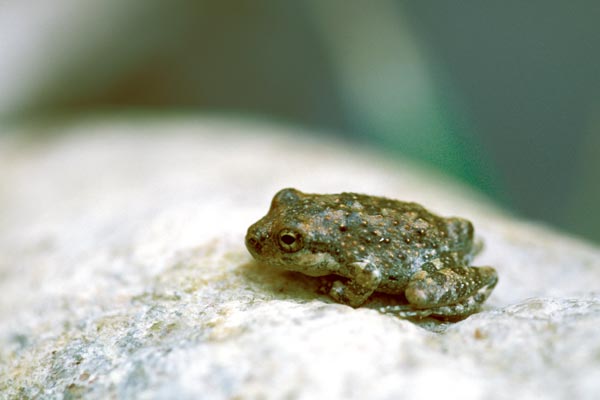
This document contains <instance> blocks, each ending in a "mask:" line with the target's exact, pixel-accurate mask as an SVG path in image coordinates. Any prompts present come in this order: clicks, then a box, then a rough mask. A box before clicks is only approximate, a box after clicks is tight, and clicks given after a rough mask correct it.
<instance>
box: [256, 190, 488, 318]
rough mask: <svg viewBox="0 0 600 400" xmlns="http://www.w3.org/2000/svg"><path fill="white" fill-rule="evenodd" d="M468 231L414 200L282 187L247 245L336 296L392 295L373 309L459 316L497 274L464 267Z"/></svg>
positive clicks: (469, 251)
mask: <svg viewBox="0 0 600 400" xmlns="http://www.w3.org/2000/svg"><path fill="white" fill-rule="evenodd" d="M473 235H474V230H473V225H472V224H471V223H470V222H469V221H467V220H465V219H462V218H443V217H439V216H437V215H435V214H433V213H431V212H429V211H427V210H426V209H425V208H423V207H422V206H421V205H419V204H416V203H408V202H402V201H398V200H392V199H387V198H383V197H375V196H367V195H362V194H356V193H341V194H331V195H320V194H305V193H302V192H300V191H298V190H295V189H283V190H281V191H279V192H278V193H277V194H276V195H275V197H274V198H273V200H272V202H271V207H270V209H269V212H268V213H267V215H265V216H264V217H263V218H262V219H260V220H259V221H258V222H256V223H255V224H253V225H252V226H250V228H248V232H247V234H246V247H247V248H248V250H249V251H250V253H251V254H252V256H253V257H254V258H255V259H256V260H257V261H258V262H259V263H260V264H263V265H267V266H270V267H274V268H278V269H283V270H287V271H295V272H299V273H301V274H303V275H307V276H309V277H320V280H319V282H320V283H319V284H318V285H317V286H316V287H317V288H320V290H318V291H326V292H327V293H328V295H329V296H330V297H331V298H333V299H334V300H335V301H337V302H339V303H342V304H347V305H350V306H352V307H358V306H362V305H365V304H367V303H368V304H369V306H372V304H377V303H380V302H381V301H382V299H383V300H385V297H388V296H392V297H393V298H394V300H396V301H393V303H392V304H389V303H388V304H386V305H382V306H381V307H379V309H380V311H383V312H389V313H393V314H395V315H398V316H401V317H406V318H423V317H428V316H433V317H441V318H444V319H461V318H464V317H466V316H468V315H470V314H473V313H475V312H477V311H478V310H479V309H480V307H481V305H482V304H483V302H484V301H485V300H486V299H487V298H488V296H489V295H490V293H491V291H492V290H493V288H494V287H495V285H496V283H497V281H498V277H497V274H496V271H495V269H493V268H491V267H471V266H469V263H470V261H471V260H472V258H473V256H474V254H475V253H476V251H477V246H475V245H474V241H473ZM309 280H310V279H309ZM323 287H325V288H326V289H324V290H323ZM386 295H387V296H386ZM397 302H403V303H404V304H395V303H397Z"/></svg>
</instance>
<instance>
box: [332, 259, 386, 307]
mask: <svg viewBox="0 0 600 400" xmlns="http://www.w3.org/2000/svg"><path fill="white" fill-rule="evenodd" d="M346 269H347V274H346V275H348V276H349V277H350V280H349V281H348V282H347V283H346V284H344V283H342V282H341V281H336V282H335V283H334V284H333V286H332V287H331V290H330V292H329V295H330V296H331V297H333V299H334V300H336V301H338V302H340V303H344V304H348V305H350V306H352V307H357V306H360V305H361V304H363V303H364V302H365V301H366V300H367V299H368V298H369V296H371V294H373V292H374V291H375V289H377V286H379V282H381V273H380V271H379V269H377V268H376V267H374V266H373V265H371V264H369V263H364V262H355V263H351V264H348V265H347V266H346Z"/></svg>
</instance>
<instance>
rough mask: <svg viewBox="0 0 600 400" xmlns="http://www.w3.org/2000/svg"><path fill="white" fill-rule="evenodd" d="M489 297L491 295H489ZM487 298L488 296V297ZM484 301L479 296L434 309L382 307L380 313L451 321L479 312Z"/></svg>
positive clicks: (396, 306) (408, 306)
mask: <svg viewBox="0 0 600 400" xmlns="http://www.w3.org/2000/svg"><path fill="white" fill-rule="evenodd" d="M488 295H489V294H488ZM486 297H487V296H486ZM481 303H483V300H480V299H478V298H477V295H475V296H471V297H468V298H467V299H466V300H465V301H462V302H460V303H457V304H449V305H447V306H440V307H432V308H423V309H419V308H414V307H413V306H411V305H395V306H384V307H380V308H379V311H380V312H382V313H384V314H393V315H395V316H397V317H400V318H417V319H420V318H426V317H442V318H448V319H451V320H454V319H462V318H465V317H467V316H469V315H471V314H474V313H476V312H477V311H479V309H480V307H481Z"/></svg>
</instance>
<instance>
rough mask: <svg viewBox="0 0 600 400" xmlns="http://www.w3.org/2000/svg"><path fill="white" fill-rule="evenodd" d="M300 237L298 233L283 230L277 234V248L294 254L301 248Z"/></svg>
mask: <svg viewBox="0 0 600 400" xmlns="http://www.w3.org/2000/svg"><path fill="white" fill-rule="evenodd" d="M303 245H304V244H303V243H302V235H300V234H299V233H298V232H295V231H291V230H288V229H284V230H282V231H281V232H279V247H281V250H283V251H285V252H288V253H294V252H296V251H298V250H300V249H301V248H302V246H303Z"/></svg>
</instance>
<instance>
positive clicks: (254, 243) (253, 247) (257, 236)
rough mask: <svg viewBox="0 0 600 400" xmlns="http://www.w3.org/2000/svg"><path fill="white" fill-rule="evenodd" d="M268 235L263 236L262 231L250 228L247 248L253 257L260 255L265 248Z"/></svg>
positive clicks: (247, 236) (247, 234)
mask: <svg viewBox="0 0 600 400" xmlns="http://www.w3.org/2000/svg"><path fill="white" fill-rule="evenodd" d="M265 239H266V235H264V234H262V233H261V231H260V230H259V229H257V228H255V227H254V225H253V226H251V227H250V228H248V232H247V233H246V248H247V249H248V251H249V252H250V254H252V255H253V256H257V255H260V253H261V250H262V248H263V244H264V241H265Z"/></svg>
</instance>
